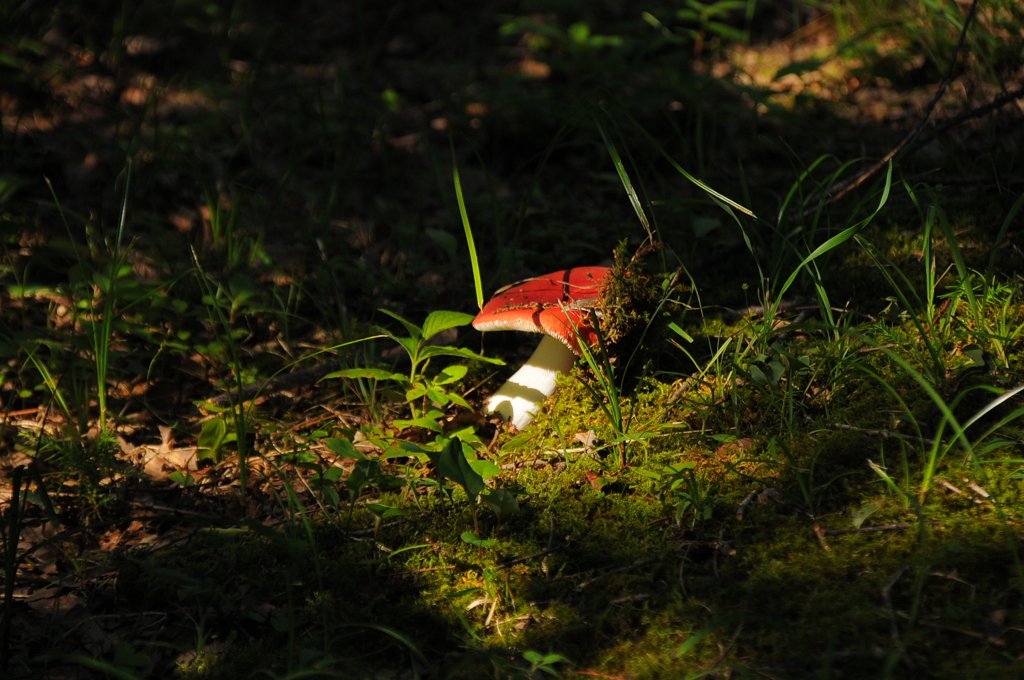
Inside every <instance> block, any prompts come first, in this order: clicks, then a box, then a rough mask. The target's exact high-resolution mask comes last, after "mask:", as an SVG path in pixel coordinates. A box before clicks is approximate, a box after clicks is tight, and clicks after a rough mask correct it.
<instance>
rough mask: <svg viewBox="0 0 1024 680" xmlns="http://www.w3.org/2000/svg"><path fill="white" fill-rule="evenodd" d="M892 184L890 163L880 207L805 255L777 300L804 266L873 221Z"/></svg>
mask: <svg viewBox="0 0 1024 680" xmlns="http://www.w3.org/2000/svg"><path fill="white" fill-rule="evenodd" d="M891 186H892V163H890V164H889V170H888V172H887V173H886V176H885V186H884V187H883V189H882V197H881V199H879V201H878V207H877V208H875V211H874V212H872V213H871V214H870V215H868V216H867V217H865V218H864V219H863V220H861V221H860V222H858V223H857V224H855V225H853V226H852V227H847V228H846V229H844V230H843V231H841V232H839V233H838V234H836V235H835V236H833V237H832V238H830V239H828V240H827V241H825V242H824V243H822V244H821V245H820V246H818V247H817V248H815V249H814V250H813V251H812V252H811V254H810V255H808V256H807V257H805V258H804V260H803V262H801V263H800V265H799V266H798V267H797V268H796V269H794V270H793V273H792V274H790V275H789V278H788V279H786V282H785V283H784V284H783V285H782V288H780V289H779V291H778V292H777V293H775V299H776V300H782V297H783V296H784V295H785V294H786V291H787V290H789V287H790V286H792V285H793V282H794V281H796V278H797V276H799V275H800V271H801V270H802V269H803V268H804V267H806V266H807V265H808V264H810V263H811V262H813V261H814V260H816V259H817V258H819V257H821V256H822V255H824V254H825V253H828V252H830V251H832V250H834V249H835V248H837V247H838V246H840V245H841V244H843V243H844V242H846V241H847V240H849V239H850V238H852V237H853V236H855V235H856V234H857V232H858V231H860V230H861V229H863V228H864V227H866V226H868V225H869V224H870V223H871V221H872V220H873V219H874V218H875V216H876V215H877V214H878V213H879V212H880V211H881V210H882V208H883V207H884V206H885V204H886V202H887V201H888V200H889V189H890V188H891Z"/></svg>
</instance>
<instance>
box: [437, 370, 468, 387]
mask: <svg viewBox="0 0 1024 680" xmlns="http://www.w3.org/2000/svg"><path fill="white" fill-rule="evenodd" d="M468 371H469V367H467V366H462V365H457V366H449V367H447V368H446V369H444V370H443V371H441V372H440V373H438V374H437V377H436V378H434V384H435V385H447V384H449V383H453V382H456V381H458V380H462V379H463V378H465V377H466V373H467V372H468Z"/></svg>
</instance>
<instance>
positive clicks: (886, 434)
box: [829, 423, 935, 446]
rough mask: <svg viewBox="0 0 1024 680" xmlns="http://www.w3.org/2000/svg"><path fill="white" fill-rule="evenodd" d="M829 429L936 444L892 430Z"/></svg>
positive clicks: (837, 426) (835, 426)
mask: <svg viewBox="0 0 1024 680" xmlns="http://www.w3.org/2000/svg"><path fill="white" fill-rule="evenodd" d="M829 427H831V428H832V429H834V430H849V431H850V432H861V433H863V434H867V435H871V436H872V437H881V438H883V439H902V440H904V441H908V442H914V443H917V444H924V445H925V446H931V445H932V444H934V443H935V440H934V439H925V438H924V437H915V436H913V435H909V434H902V433H900V432H893V431H892V430H870V429H868V428H865V427H857V426H856V425H848V424H846V423H829Z"/></svg>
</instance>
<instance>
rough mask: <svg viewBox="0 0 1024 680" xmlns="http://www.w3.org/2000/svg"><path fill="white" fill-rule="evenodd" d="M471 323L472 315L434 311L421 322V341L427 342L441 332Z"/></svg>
mask: <svg viewBox="0 0 1024 680" xmlns="http://www.w3.org/2000/svg"><path fill="white" fill-rule="evenodd" d="M471 323H473V315H472V314H464V313H463V312H448V311H436V312H431V313H430V314H428V315H427V318H426V319H425V320H424V321H423V339H424V340H429V339H430V338H432V337H434V336H435V335H437V334H438V333H440V332H441V331H446V330H448V329H449V328H456V327H458V326H468V325H469V324H471Z"/></svg>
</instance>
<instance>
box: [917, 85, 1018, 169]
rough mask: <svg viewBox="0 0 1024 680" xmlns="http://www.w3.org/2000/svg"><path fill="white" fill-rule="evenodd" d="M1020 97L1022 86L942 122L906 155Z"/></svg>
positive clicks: (923, 136)
mask: <svg viewBox="0 0 1024 680" xmlns="http://www.w3.org/2000/svg"><path fill="white" fill-rule="evenodd" d="M1021 97H1024V85H1021V86H1020V87H1018V88H1017V89H1015V90H1010V91H1009V92H1007V93H1006V94H1004V95H1002V96H999V97H996V98H995V99H993V100H992V101H990V102H989V103H988V104H982V105H981V106H979V107H977V108H973V109H971V110H970V111H964V112H963V113H961V114H959V115H956V116H953V117H952V118H950V119H949V120H947V121H944V122H943V123H942V124H941V125H936V126H935V127H934V128H932V129H931V130H929V131H928V132H927V133H926V134H923V135H921V137H920V138H919V139H918V140H917V141H916V142H914V144H913V146H911V147H910V148H909V149H907V154H912V153H914V152H915V151H917V150H918V149H920V148H921V147H923V146H925V145H926V144H928V143H929V142H930V141H932V140H933V139H935V138H936V137H938V136H939V135H941V134H942V133H943V132H945V131H946V130H949V129H952V128H955V127H956V126H957V125H960V123H963V122H965V121H968V120H971V119H972V118H981V117H982V116H984V115H985V114H986V113H990V112H992V111H995V110H996V109H998V108H1002V107H1004V106H1006V105H1007V104H1009V103H1010V102H1012V101H1015V100H1017V99H1020V98H1021Z"/></svg>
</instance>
